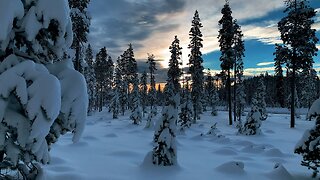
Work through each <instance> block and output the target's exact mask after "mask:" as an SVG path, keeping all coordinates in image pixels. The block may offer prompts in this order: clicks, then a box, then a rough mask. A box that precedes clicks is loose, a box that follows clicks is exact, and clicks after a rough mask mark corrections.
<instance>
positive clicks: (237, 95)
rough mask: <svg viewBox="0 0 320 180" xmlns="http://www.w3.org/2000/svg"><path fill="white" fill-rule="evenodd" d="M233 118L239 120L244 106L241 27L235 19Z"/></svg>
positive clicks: (243, 49)
mask: <svg viewBox="0 0 320 180" xmlns="http://www.w3.org/2000/svg"><path fill="white" fill-rule="evenodd" d="M234 30H235V33H234V46H233V49H234V58H235V61H234V62H235V64H234V79H235V83H234V120H235V121H241V116H242V114H243V112H244V106H245V103H246V102H245V96H246V94H245V92H244V85H243V60H242V58H243V57H244V51H245V48H244V41H243V39H242V38H243V34H242V31H241V27H240V26H239V25H238V23H237V21H236V20H235V21H234Z"/></svg>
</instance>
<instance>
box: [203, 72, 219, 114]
mask: <svg viewBox="0 0 320 180" xmlns="http://www.w3.org/2000/svg"><path fill="white" fill-rule="evenodd" d="M204 87H205V95H206V99H207V102H208V105H209V106H210V107H211V115H213V116H216V115H217V109H216V106H217V103H218V101H219V96H218V93H217V87H216V85H215V84H214V79H213V77H212V75H211V73H210V69H209V73H208V75H207V79H206V83H205V86H204Z"/></svg>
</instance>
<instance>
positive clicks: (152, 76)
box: [146, 54, 157, 127]
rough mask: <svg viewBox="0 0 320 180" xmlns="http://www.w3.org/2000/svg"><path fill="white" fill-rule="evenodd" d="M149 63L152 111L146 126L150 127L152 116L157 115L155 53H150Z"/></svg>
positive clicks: (149, 94)
mask: <svg viewBox="0 0 320 180" xmlns="http://www.w3.org/2000/svg"><path fill="white" fill-rule="evenodd" d="M147 63H148V64H149V74H150V89H149V93H148V97H149V98H148V99H149V104H150V113H149V115H148V119H147V122H148V123H147V125H146V127H150V125H151V121H152V118H153V117H155V116H156V115H157V103H156V101H157V90H156V81H155V71H156V70H157V68H156V61H155V56H154V55H153V54H151V55H148V60H147Z"/></svg>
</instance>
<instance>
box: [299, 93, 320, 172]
mask: <svg viewBox="0 0 320 180" xmlns="http://www.w3.org/2000/svg"><path fill="white" fill-rule="evenodd" d="M308 117H316V118H317V119H316V123H315V126H314V127H313V128H312V129H310V130H307V131H305V133H304V134H303V136H302V138H301V139H300V141H299V142H298V143H297V145H296V147H295V151H294V152H295V153H297V154H301V155H302V157H303V160H302V161H301V165H302V166H306V167H308V169H312V170H313V177H314V178H315V177H316V176H317V174H318V172H319V170H318V167H319V166H320V99H318V100H316V101H315V102H314V103H313V104H312V106H311V108H310V110H309V112H308Z"/></svg>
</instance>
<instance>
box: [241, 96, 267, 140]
mask: <svg viewBox="0 0 320 180" xmlns="http://www.w3.org/2000/svg"><path fill="white" fill-rule="evenodd" d="M257 98H258V97H257V92H256V93H255V96H254V98H253V99H252V106H251V110H250V112H249V113H248V115H247V120H246V122H245V123H244V124H243V126H240V128H239V129H238V130H239V133H240V134H244V135H255V134H260V132H261V130H260V126H261V118H262V117H261V113H260V112H259V106H260V105H259V102H258V100H257Z"/></svg>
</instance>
